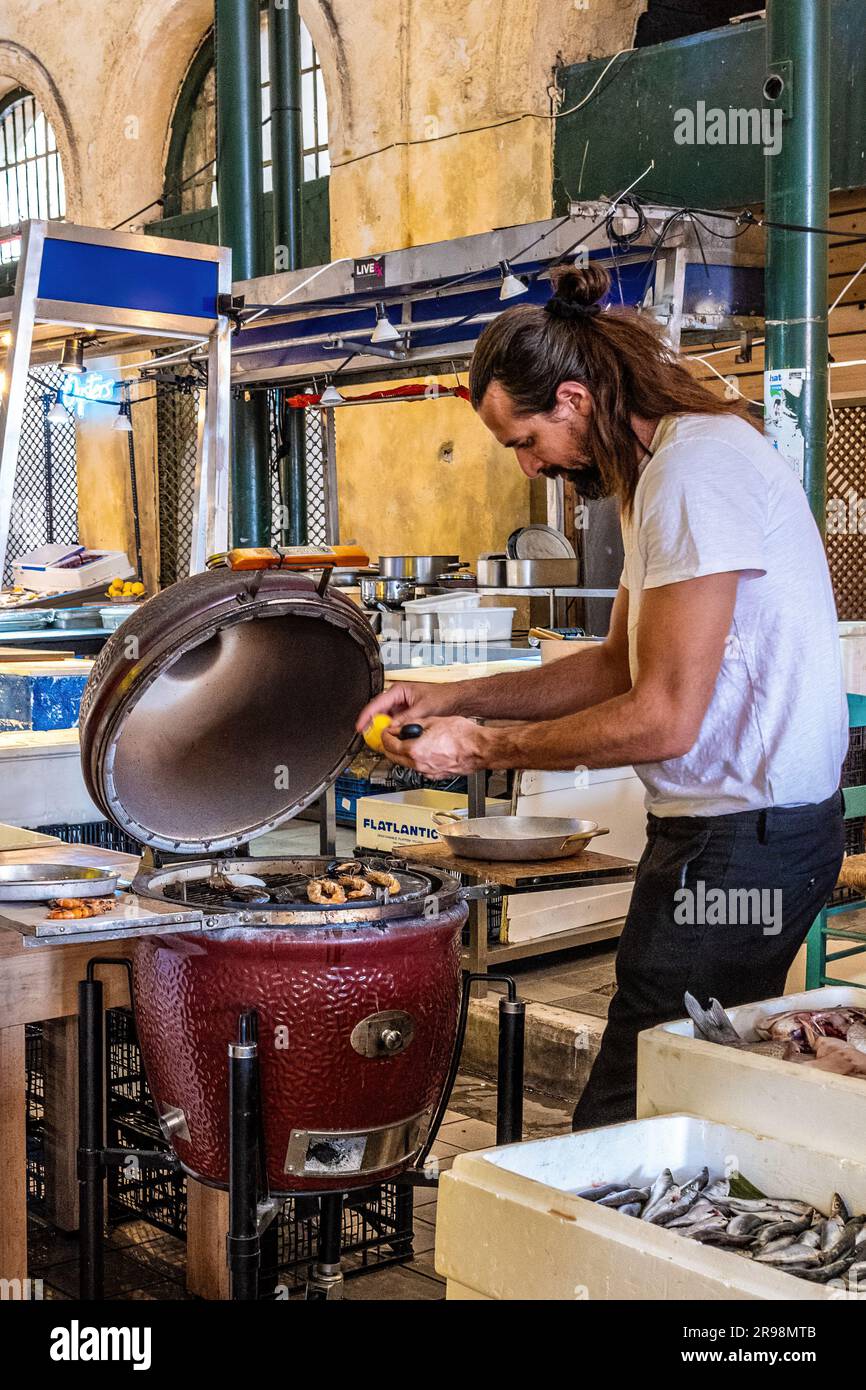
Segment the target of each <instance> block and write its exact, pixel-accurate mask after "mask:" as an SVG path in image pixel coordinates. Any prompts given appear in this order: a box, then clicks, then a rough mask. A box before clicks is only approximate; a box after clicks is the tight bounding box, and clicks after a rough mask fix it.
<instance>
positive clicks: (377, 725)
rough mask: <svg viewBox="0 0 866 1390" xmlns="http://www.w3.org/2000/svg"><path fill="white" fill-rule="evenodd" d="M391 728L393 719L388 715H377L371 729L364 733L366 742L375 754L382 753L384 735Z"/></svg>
mask: <svg viewBox="0 0 866 1390" xmlns="http://www.w3.org/2000/svg"><path fill="white" fill-rule="evenodd" d="M390 727H391V717H390V715H387V714H377V715H376V717H375V718H374V720H373V722H372V724H371V725H370V727H369V729H365V731H364V742H365V743H366V745H367V747H368V748H371V749H372V750H373V752H374V753H381V752H382V734H383V733H384V732H385V730H386V729H390Z"/></svg>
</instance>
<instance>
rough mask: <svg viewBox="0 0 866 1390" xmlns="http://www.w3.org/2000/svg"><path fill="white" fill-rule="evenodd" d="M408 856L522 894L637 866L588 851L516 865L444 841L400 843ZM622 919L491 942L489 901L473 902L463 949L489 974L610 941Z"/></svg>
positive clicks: (474, 966)
mask: <svg viewBox="0 0 866 1390" xmlns="http://www.w3.org/2000/svg"><path fill="white" fill-rule="evenodd" d="M400 854H401V855H402V856H403V857H404V858H406V859H407V860H413V861H417V862H420V863H424V864H429V865H430V867H431V868H437V869H443V870H445V871H448V872H451V873H456V874H460V875H461V877H462V878H463V879H464V881H467V882H469V883H470V884H473V885H474V884H482V883H491V884H494V883H495V884H498V885H499V887H500V888H501V889H502V890H503V894H504V896H512V895H514V894H517V893H540V892H551V891H554V890H555V889H557V888H581V887H586V886H589V885H590V884H594V883H599V882H611V883H617V882H629V881H631V880H632V879H633V878H634V871H635V868H636V865H635V864H633V863H632V862H631V860H628V859H618V858H616V857H615V856H613V855H610V854H598V853H596V852H595V851H593V850H585V851H584V852H583V853H582V854H574V855H571V856H569V857H568V858H566V859H547V860H541V861H538V862H536V863H523V864H512V863H503V862H502V861H501V860H492V859H466V858H463V857H462V856H460V855H456V854H454V853H453V852H452V850H451V849H450V848H449V847H448V845H447V844H446V843H445V841H444V840H439V841H434V842H433V843H432V844H425V845H411V846H406V847H405V848H403V847H402V846H401V848H400ZM621 929H622V921H621V919H619V918H617V919H615V920H612V921H609V922H597V923H595V924H593V925H592V926H585V927H578V928H576V929H574V930H571V931H565V932H556V933H555V934H553V935H551V936H542V937H536V938H534V939H533V940H531V941H518V942H513V943H509V942H503V943H502V944H500V945H496V944H491V943H490V942H489V941H488V939H487V900H486V899H485V898H479V899H472V900H470V902H469V946H468V948H467V949H466V950H465V951H464V953H463V958H464V965H465V968H466V969H467V970H469V971H471V972H472V974H473V975H486V974H487V973H488V970H490V969H493V970H496V969H498V968H499V966H501V965H503V964H504V963H505V962H506V961H511V960H521V959H527V958H528V957H532V956H540V955H546V954H549V953H550V952H551V951H564V950H567V949H568V948H569V947H571V946H585V945H588V944H589V943H590V942H592V941H609V940H611V939H614V938H616V937H618V936H619V934H620V931H621ZM486 993H487V989H486V986H485V985H483V984H477V985H474V986H473V994H474V995H475V996H476V997H479V998H483V997H484V996H485V995H486Z"/></svg>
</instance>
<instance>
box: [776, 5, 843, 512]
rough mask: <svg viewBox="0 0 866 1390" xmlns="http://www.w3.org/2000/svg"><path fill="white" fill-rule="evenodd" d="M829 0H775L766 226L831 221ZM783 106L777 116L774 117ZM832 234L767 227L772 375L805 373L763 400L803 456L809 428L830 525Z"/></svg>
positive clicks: (815, 475)
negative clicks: (774, 129) (773, 132)
mask: <svg viewBox="0 0 866 1390" xmlns="http://www.w3.org/2000/svg"><path fill="white" fill-rule="evenodd" d="M830 9H831V6H830V3H829V0H768V4H767V81H766V85H765V88H764V98H765V105H766V107H767V108H768V109H769V111H770V112H771V113H773V118H774V119H776V120H779V119H781V123H782V125H781V135H782V138H781V148H780V150H779V153H778V154H775V155H773V154H767V155H766V156H765V158H766V170H767V178H766V206H765V215H766V218H767V221H768V222H774V221H775V222H787V223H796V224H798V225H800V226H806V225H808V226H810V227H826V226H827V217H828V212H829V200H830ZM776 112H779V115H775V113H776ZM828 355H829V347H828V337H827V238H826V236H822V235H820V234H818V233H804V232H785V231H775V230H773V229H772V228H770V229H769V230H768V232H767V273H766V363H765V369H766V371H767V372H772V371H780V370H781V371H785V370H791V369H794V370H796V369H801V370H804V372H805V379H804V381H803V384H802V388H801V389H798V383H797V382H796V381H794V382H793V383H791V384H792V385H793V387H794V389H793V390H790V391H785V390H784V385H785V383H784V381H783V382H782V383H779V384H778V385H777V388H776V391H775V393H774V394H773V395H772V396H771V389H772V388H771V387H770V385H769V379H768V378H765V380H766V381H767V388H766V400H765V406H766V410H767V414H768V418H772V415H773V412H774V411H775V412H776V413H777V414H778V413H781V414H783V415H784V416H785V417H786V421H787V426H788V429H789V433H790V435H791V436H792V437H793V440H794V449H793V450H792V452H796V449H797V445H798V444H799V439H798V432H799V433H801V434H802V449H803V486H804V487H805V489H806V494H807V496H808V498H809V505H810V506H811V508H812V511H813V513H814V515H815V519H816V520H817V522H818V525H819V526H820V527H821V529H822V530H823V528H824V523H825V516H826V507H827V396H828V385H829V375H830V373H829V365H828Z"/></svg>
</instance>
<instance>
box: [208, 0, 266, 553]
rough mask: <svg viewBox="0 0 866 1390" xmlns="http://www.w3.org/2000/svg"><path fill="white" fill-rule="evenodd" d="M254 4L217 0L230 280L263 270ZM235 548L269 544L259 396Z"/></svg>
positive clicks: (220, 170) (240, 449)
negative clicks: (230, 260)
mask: <svg viewBox="0 0 866 1390" xmlns="http://www.w3.org/2000/svg"><path fill="white" fill-rule="evenodd" d="M259 24H260V17H259V3H258V0H216V3H215V11H214V38H215V44H216V115H217V196H218V200H219V238H220V243H221V245H223V246H230V247H231V249H232V273H233V278H234V279H235V280H248V279H250V278H252V277H253V276H255V275H263V274H265V273H266V272H267V269H268V266H267V260H266V256H265V224H264V207H263V202H262V196H263V195H262V92H261V88H262V74H261V49H260V42H261V40H260V29H259ZM231 482H232V489H231V493H232V544H233V545H236V546H257V545H268V544H269V543H270V539H271V484H270V428H269V422H268V402H267V396H266V395H265V393H264V392H262V393H260V394H257V395H253V396H251V397H250V399H249V400H239V401H236V402H234V408H233V410H232V480H231Z"/></svg>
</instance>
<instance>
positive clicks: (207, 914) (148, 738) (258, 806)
mask: <svg viewBox="0 0 866 1390" xmlns="http://www.w3.org/2000/svg"><path fill="white" fill-rule="evenodd" d="M382 685H383V672H382V665H381V660H380V655H379V648H378V643H377V642H376V639H375V637H374V635H373V632H372V630H371V628H370V625H369V623H368V622H367V620H366V618H365V616H364V615H363V613H362V612H361V611H360V610H359V609H358V608H357V607H356V606H355V605H354V604H352V603H351V601H349V600H348V599H346V598H345V597H344V596H343V595H342V594H341V593H340V592H339V591H329V590H328V589H327V588H326V587H325V584H324V582H323V583H319V584H317V583H316V582H314V580H313V579H311V578H310V577H308V576H305V575H301V574H297V573H292V572H289V571H286V570H284V569H281V568H274V569H261V570H254V571H249V570H236V569H232V568H230V567H223V568H217V569H213V570H211V571H209V572H208V573H206V574H201V575H197V576H195V577H194V578H191V579H188V580H185V581H182V582H181V583H179V584H176V585H175V586H174V587H173V588H171V589H168V590H166V591H165V592H163V593H162V594H160V595H159V596H157V597H156V598H154V599H152V600H151V601H150V602H149V603H147V604H146V605H144V606H143V607H142V609H141V610H140V612H138V613H136V614H135V615H134V616H133V617H131V618H130V619H128V620H127V622H125V623H124V624H123V626H122V627H121V628H120V629H119V630H118V631H117V632H116V633H115V635H114V636H113V637H112V638H111V639H110V640H109V642H108V643H107V644H106V646H105V648H104V649H103V651H102V653H101V654H100V656H99V658H98V659H97V661H96V663H95V666H94V670H93V674H92V676H91V679H90V683H89V685H88V687H87V690H86V692H85V695H84V700H83V702H82V707H81V750H82V762H83V767H84V772H85V778H86V781H87V785H88V788H89V791H90V794H91V796H92V797H93V799H94V801H95V802H96V804H97V805H98V806H99V807H100V808H101V810H102V811H103V812H104V814H105V815H106V816H107V817H108V818H110V819H111V820H112V821H114V822H115V824H116V825H118V826H120V827H121V828H122V829H123V830H124V831H126V832H127V833H128V834H129V835H131V836H132V837H134V838H135V839H136V840H138V841H140V842H141V843H142V844H144V845H147V846H149V847H150V848H151V850H152V851H153V852H154V855H155V864H154V866H152V867H147V868H143V869H142V871H141V872H140V873H139V875H138V877H137V878H136V880H135V882H134V884H133V892H134V893H136V894H138V895H139V896H140V897H141V898H142V900H143V901H146V902H148V903H149V904H151V905H152V904H154V903H157V904H159V906H160V909H161V910H162V911H165V912H166V913H169V914H171V913H174V912H176V913H177V918H178V925H177V927H176V928H172V927H171V926H169V927H166V928H164V929H163V928H160V932H159V935H158V936H148V937H145V938H143V939H142V940H141V941H139V943H138V945H137V950H136V954H135V959H134V962H133V982H134V983H133V995H134V1005H135V1015H136V1022H137V1027H138V1032H139V1037H140V1042H141V1049H142V1055H143V1060H144V1065H145V1069H146V1072H147V1077H148V1082H149V1084H150V1088H151V1091H152V1093H153V1097H154V1100H155V1103H156V1106H157V1110H158V1113H159V1117H160V1122H161V1124H162V1127H163V1130H164V1132H165V1133H166V1135H167V1136H168V1137H169V1138H170V1141H171V1144H172V1147H173V1149H174V1151H175V1153H176V1155H177V1157H178V1159H179V1160H180V1163H181V1165H182V1166H183V1168H184V1169H185V1170H186V1171H187V1173H189V1174H190V1175H192V1176H194V1177H196V1178H198V1179H200V1180H202V1181H204V1182H206V1183H209V1184H213V1185H216V1186H223V1187H225V1186H230V1185H231V1183H232V1182H234V1185H235V1188H236V1189H237V1188H238V1184H239V1183H240V1184H241V1186H243V1185H244V1182H246V1196H244V1194H243V1193H242V1192H241V1193H240V1195H239V1191H238V1190H236V1191H235V1192H234V1194H233V1197H232V1205H233V1219H234V1218H235V1217H237V1218H238V1219H237V1221H235V1223H234V1224H235V1238H236V1239H239V1240H242V1239H244V1238H247V1239H250V1240H251V1239H252V1234H251V1230H250V1229H249V1227H250V1221H251V1219H252V1218H251V1216H250V1212H249V1196H250V1183H253V1192H254V1197H255V1201H257V1202H259V1204H260V1203H261V1199H262V1197H263V1196H266V1197H269V1198H270V1199H273V1198H274V1197H278V1196H282V1195H284V1194H305V1193H313V1192H314V1193H326V1194H327V1193H344V1192H346V1191H349V1190H351V1189H352V1188H357V1187H368V1186H370V1185H371V1183H373V1182H379V1181H382V1180H384V1179H387V1178H391V1177H393V1176H394V1175H395V1174H398V1173H400V1172H401V1171H402V1170H404V1169H406V1168H407V1167H408V1166H409V1165H411V1164H413V1162H415V1161H416V1160H417V1158H418V1157H419V1155H420V1154H421V1153H422V1152H423V1150H424V1147H425V1142H426V1141H427V1139H428V1135H429V1133H430V1128H431V1124H432V1123H433V1121H434V1117H435V1116H436V1115H437V1108H438V1109H439V1110H440V1111H441V1102H442V1101H443V1097H444V1093H445V1091H446V1087H447V1084H448V1079H449V1069H450V1068H451V1065H452V1061H453V1059H454V1054H455V1042H456V1038H457V1032H458V1015H459V1013H460V986H461V962H460V934H461V929H462V927H463V924H464V922H465V920H466V917H467V909H466V906H465V903H464V901H463V890H461V888H460V884H459V881H458V880H457V879H456V878H455V877H453V876H449V875H447V874H444V873H442V872H441V871H439V870H435V869H428V868H425V867H423V866H416V865H414V864H413V865H412V866H411V868H410V867H409V866H407V865H405V864H401V863H399V862H393V861H389V862H385V861H379V860H371V859H360V860H357V861H355V862H353V863H349V864H344V863H343V862H341V861H333V860H330V859H328V858H327V857H320V858H312V859H281V858H254V857H251V856H250V854H249V850H248V846H249V842H250V841H251V840H254V839H255V838H256V837H259V836H262V835H264V834H266V833H268V832H270V831H273V830H275V829H276V828H277V827H279V826H280V825H282V824H284V823H285V822H286V821H288V820H289V819H290V818H291V817H293V816H295V815H296V814H297V813H298V812H299V811H300V810H302V809H303V808H305V807H306V806H308V805H310V804H311V803H313V802H314V801H316V800H317V799H318V798H320V797H321V796H322V794H323V792H324V791H325V790H326V789H327V788H328V786H329V785H330V784H331V783H332V782H333V781H334V779H335V778H336V777H337V775H338V773H339V772H340V771H341V770H342V768H343V767H344V766H345V765H346V763H347V762H348V760H349V759H350V757H351V756H352V754H353V753H354V751H355V750H356V748H357V747H358V744H359V739H358V735H357V734H356V731H355V727H354V726H355V720H356V718H357V715H358V711H359V710H360V709H361V708H362V707H363V706H364V704H365V703H366V702H367V701H368V700H369V699H371V698H372V697H373V696H374V695H375V694H377V693H378V691H379V690H381V688H382ZM323 880H324V881H325V883H326V884H327V885H329V887H328V888H326V889H325V890H322V889H321V888H320V886H319V885H321V883H322V881H323ZM341 881H342V882H344V883H345V884H346V885H347V886H346V887H345V888H343V890H342V896H343V898H344V899H345V900H344V901H343V900H340V901H334V900H331V899H329V897H328V896H327V893H330V892H332V891H333V889H332V888H331V887H330V885H332V884H333V883H334V882H337V883H338V884H339V883H340V882H341ZM350 881H354V889H352V888H350V887H348V884H349V882H350ZM336 896H337V897H338V898H339V897H340V894H339V893H338V894H337V895H336ZM311 899H319V900H311ZM251 1117H252V1118H251ZM233 1126H234V1131H235V1132H234V1133H233V1132H232V1127H233ZM233 1169H234V1171H233ZM239 1170H242V1171H239ZM255 1170H258V1171H255ZM236 1202H237V1204H238V1205H237V1211H236V1210H235V1205H236ZM244 1203H246V1206H247V1218H246V1228H245V1229H247V1236H246V1237H243V1236H242V1235H241V1236H238V1223H240V1224H241V1225H243V1220H244V1218H243V1210H242V1208H243V1205H244ZM253 1205H254V1206H255V1202H254V1203H253ZM244 1248H246V1247H244ZM250 1248H251V1247H250ZM239 1251H241V1247H237V1248H236V1254H238V1252H239ZM242 1263H243V1262H242V1260H241V1258H240V1254H238V1260H236V1262H235V1272H236V1273H237V1271H238V1269H241V1268H242ZM238 1277H239V1281H240V1276H238ZM241 1282H242V1281H241ZM242 1296H243V1295H242Z"/></svg>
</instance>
